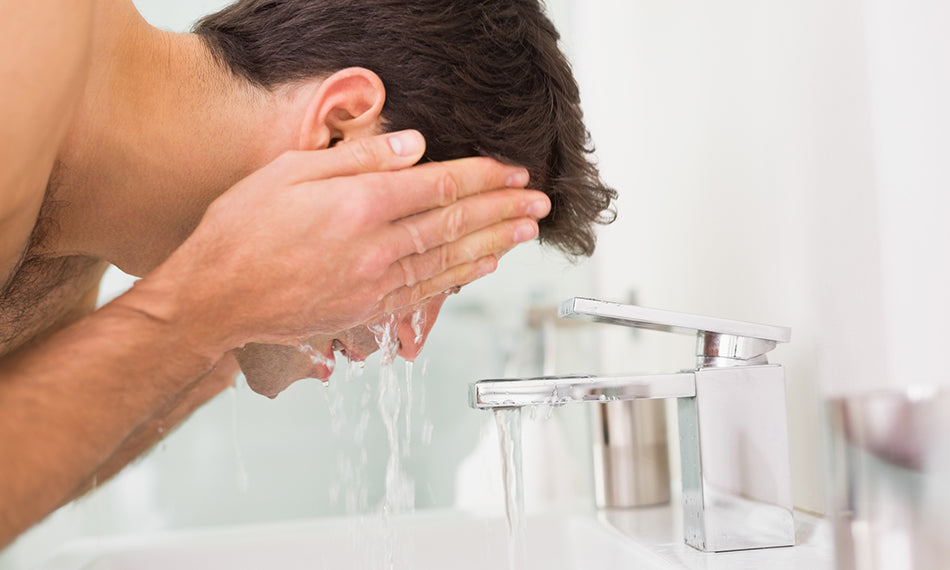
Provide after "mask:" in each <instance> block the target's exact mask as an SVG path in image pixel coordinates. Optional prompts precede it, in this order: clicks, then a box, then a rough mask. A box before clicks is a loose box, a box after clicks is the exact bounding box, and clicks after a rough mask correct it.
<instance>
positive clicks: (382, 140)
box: [282, 130, 426, 183]
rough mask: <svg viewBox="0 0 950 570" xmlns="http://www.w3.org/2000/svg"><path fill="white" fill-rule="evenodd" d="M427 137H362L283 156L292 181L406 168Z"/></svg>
mask: <svg viewBox="0 0 950 570" xmlns="http://www.w3.org/2000/svg"><path fill="white" fill-rule="evenodd" d="M425 148H426V141H425V138H423V136H422V134H421V133H419V132H418V131H412V130H409V131H398V132H395V133H387V134H384V135H377V136H373V137H364V138H358V139H353V140H350V141H347V142H346V143H341V144H338V145H336V146H334V147H331V148H327V149H321V150H317V151H296V152H290V153H286V154H285V155H284V157H282V159H283V160H285V161H286V163H285V165H284V166H285V168H286V171H287V172H288V176H289V181H290V182H291V183H299V182H305V181H310V180H324V179H327V178H334V177H337V176H354V175H357V174H366V173H369V172H383V171H389V170H399V169H401V168H407V167H410V166H412V165H413V164H415V163H417V162H419V159H421V158H422V155H423V154H424V153H425Z"/></svg>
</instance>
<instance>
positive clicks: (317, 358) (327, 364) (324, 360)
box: [297, 344, 336, 386]
mask: <svg viewBox="0 0 950 570" xmlns="http://www.w3.org/2000/svg"><path fill="white" fill-rule="evenodd" d="M297 350H299V351H300V352H302V353H304V354H306V355H307V356H309V357H310V362H311V363H313V364H314V365H320V366H323V367H324V368H326V369H327V377H326V378H321V379H320V381H321V382H323V385H324V386H328V385H329V384H330V375H331V374H333V370H334V369H335V368H336V360H335V359H333V358H328V357H327V356H324V354H323V353H322V352H320V351H319V350H317V349H315V348H313V347H312V346H310V345H309V344H301V345H299V346H298V347H297Z"/></svg>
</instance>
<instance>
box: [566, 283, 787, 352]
mask: <svg viewBox="0 0 950 570" xmlns="http://www.w3.org/2000/svg"><path fill="white" fill-rule="evenodd" d="M558 316H560V317H568V318H574V319H585V320H589V321H594V322H601V323H610V324H614V325H622V326H626V327H634V328H641V329H651V330H657V331H666V332H674V333H681V334H693V335H697V339H698V342H699V346H698V349H699V356H700V357H701V358H705V360H704V361H701V365H703V364H702V363H705V364H704V365H707V366H710V365H711V366H716V365H721V364H723V363H724V362H722V360H721V359H723V358H725V359H726V360H728V361H731V362H733V363H737V362H743V363H746V364H752V363H757V362H762V360H760V359H761V357H762V355H764V354H765V353H766V352H768V351H769V350H771V349H772V348H774V347H775V345H776V343H779V342H788V341H789V340H790V339H791V330H790V329H788V328H786V327H777V326H772V325H762V324H758V323H749V322H745V321H733V320H729V319H720V318H716V317H706V316H702V315H693V314H689V313H677V312H674V311H663V310H660V309H648V308H646V307H638V306H636V305H623V304H620V303H610V302H607V301H598V300H596V299H585V298H583V297H574V298H572V299H568V300H567V301H564V302H563V303H561V306H560V307H559V308H558ZM710 359H712V360H710Z"/></svg>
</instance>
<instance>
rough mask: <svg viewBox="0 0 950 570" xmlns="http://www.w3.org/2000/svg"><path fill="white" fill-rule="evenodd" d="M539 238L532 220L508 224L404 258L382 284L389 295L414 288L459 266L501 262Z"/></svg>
mask: <svg viewBox="0 0 950 570" xmlns="http://www.w3.org/2000/svg"><path fill="white" fill-rule="evenodd" d="M537 235H538V224H537V222H535V221H534V219H532V218H518V219H515V220H506V221H504V222H501V223H498V224H495V225H493V226H490V227H487V228H484V229H482V230H479V231H477V232H473V233H471V234H468V235H466V236H463V237H462V238H460V239H459V240H457V241H454V242H450V243H446V244H444V245H441V246H439V247H436V248H433V249H430V250H428V251H426V252H424V253H420V254H414V255H408V256H405V257H401V258H399V259H398V260H397V261H396V262H395V263H393V264H392V265H391V266H390V267H389V268H388V269H387V270H386V272H385V273H384V274H383V277H382V279H381V280H380V282H381V284H382V285H383V287H386V288H387V289H385V290H387V291H389V290H393V289H396V288H399V287H402V286H409V287H412V286H414V285H415V284H417V283H419V282H422V281H426V280H429V279H431V278H433V277H435V276H437V275H439V274H441V273H444V272H446V271H448V270H449V269H451V268H453V267H455V266H459V265H463V264H466V263H472V262H474V261H476V260H479V259H482V258H485V257H488V256H492V257H493V258H494V259H496V260H497V259H499V258H500V256H501V255H502V254H503V253H506V252H507V251H509V250H511V249H512V248H513V247H515V246H516V245H518V244H519V243H524V242H526V241H530V240H532V239H534V238H535V237H537ZM456 285H462V283H452V284H450V285H449V286H447V287H446V289H448V288H450V287H454V286H456Z"/></svg>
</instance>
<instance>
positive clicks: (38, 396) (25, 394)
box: [0, 290, 218, 547]
mask: <svg viewBox="0 0 950 570" xmlns="http://www.w3.org/2000/svg"><path fill="white" fill-rule="evenodd" d="M127 295H135V292H134V290H133V292H130V293H128V294H127ZM130 306H134V304H131V305H130V304H125V303H122V302H121V298H120V302H117V303H112V304H110V305H107V306H106V307H103V308H102V309H100V310H99V311H97V312H95V313H93V314H92V315H90V316H88V317H86V318H85V319H82V320H80V321H79V322H77V323H75V324H73V325H72V326H70V327H68V328H66V329H64V330H62V331H60V332H59V333H57V334H55V335H53V336H51V337H50V338H48V339H47V340H45V341H43V342H41V343H39V344H36V345H33V346H30V347H28V348H26V349H24V350H22V351H20V352H18V353H16V354H14V355H10V356H9V357H8V358H6V359H5V360H4V361H3V363H2V364H0V456H2V457H3V466H2V467H0V547H2V546H4V545H6V544H7V543H9V542H10V541H12V540H13V538H15V537H16V535H17V534H19V533H20V532H22V531H24V530H25V529H27V528H28V527H29V526H31V525H33V524H35V523H36V522H38V521H39V520H41V519H42V518H43V517H45V516H46V515H47V514H49V513H50V512H52V511H53V510H54V509H56V508H57V507H59V506H60V505H62V504H63V503H64V502H66V501H67V500H68V499H69V498H71V497H72V496H74V495H75V494H76V493H77V492H79V491H80V489H81V487H82V486H83V483H84V481H86V480H87V479H89V477H91V476H92V475H93V474H94V473H96V472H97V471H98V470H99V469H100V468H101V467H102V466H104V465H107V464H108V463H109V461H110V458H113V457H114V456H115V454H116V452H117V451H118V450H120V449H121V448H122V447H123V445H124V444H126V443H128V438H129V437H130V435H132V434H133V433H134V432H135V431H136V429H137V428H139V427H140V426H141V425H143V424H144V423H145V422H148V421H149V420H150V419H152V418H153V417H154V415H155V414H156V411H157V410H161V409H163V408H166V407H167V406H169V404H170V403H173V402H174V401H175V399H176V398H178V397H179V394H181V393H182V392H184V391H188V390H190V389H192V388H194V387H195V386H196V384H197V383H198V382H200V381H201V380H202V379H203V378H205V377H207V376H208V375H209V373H211V372H212V371H213V370H214V365H215V362H216V361H217V360H218V358H213V357H209V352H208V351H207V350H202V349H198V348H197V347H194V346H190V345H191V344H193V343H194V341H193V339H190V338H189V337H188V336H187V335H186V334H185V332H184V331H182V330H181V329H180V328H176V327H172V326H169V324H168V323H165V322H162V321H160V320H156V319H154V318H153V317H151V316H149V315H147V314H145V313H143V312H140V311H138V310H135V309H131V308H129V307H130ZM203 348H206V347H203Z"/></svg>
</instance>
